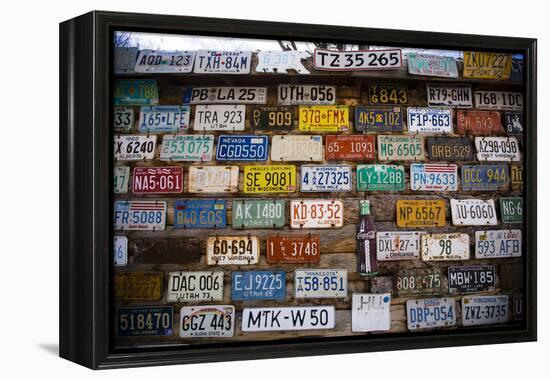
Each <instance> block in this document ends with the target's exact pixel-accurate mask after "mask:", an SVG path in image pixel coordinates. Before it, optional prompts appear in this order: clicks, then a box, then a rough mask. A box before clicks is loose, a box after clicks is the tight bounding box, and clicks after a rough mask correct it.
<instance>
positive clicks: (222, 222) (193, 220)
mask: <svg viewBox="0 0 550 380" xmlns="http://www.w3.org/2000/svg"><path fill="white" fill-rule="evenodd" d="M226 214H227V207H226V202H225V200H223V199H189V200H176V201H174V227H175V228H225V227H226V226H227V215H226Z"/></svg>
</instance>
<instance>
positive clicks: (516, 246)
mask: <svg viewBox="0 0 550 380" xmlns="http://www.w3.org/2000/svg"><path fill="white" fill-rule="evenodd" d="M475 237H476V242H475V243H476V244H475V252H476V259H496V258H501V257H521V230H491V231H476V233H475Z"/></svg>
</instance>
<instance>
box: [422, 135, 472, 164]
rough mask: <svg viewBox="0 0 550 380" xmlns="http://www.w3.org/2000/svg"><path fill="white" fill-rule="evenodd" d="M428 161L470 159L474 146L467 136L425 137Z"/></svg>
mask: <svg viewBox="0 0 550 380" xmlns="http://www.w3.org/2000/svg"><path fill="white" fill-rule="evenodd" d="M426 143H427V144H428V159H429V160H430V161H472V160H473V159H474V146H473V144H472V141H471V140H470V139H469V138H468V137H427V138H426Z"/></svg>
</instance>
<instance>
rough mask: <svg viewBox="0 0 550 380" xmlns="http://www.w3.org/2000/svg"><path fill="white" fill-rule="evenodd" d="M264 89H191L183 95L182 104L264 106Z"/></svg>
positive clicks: (265, 97) (265, 98) (265, 89)
mask: <svg viewBox="0 0 550 380" xmlns="http://www.w3.org/2000/svg"><path fill="white" fill-rule="evenodd" d="M266 100H267V88H266V87H193V88H188V89H187V90H186V92H185V94H184V98H183V102H184V103H190V104H212V103H217V104H224V103H238V104H265V103H266Z"/></svg>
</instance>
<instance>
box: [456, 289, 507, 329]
mask: <svg viewBox="0 0 550 380" xmlns="http://www.w3.org/2000/svg"><path fill="white" fill-rule="evenodd" d="M508 319H509V315H508V296H469V297H462V324H463V325H464V326H478V325H494V324H497V323H504V322H508Z"/></svg>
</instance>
